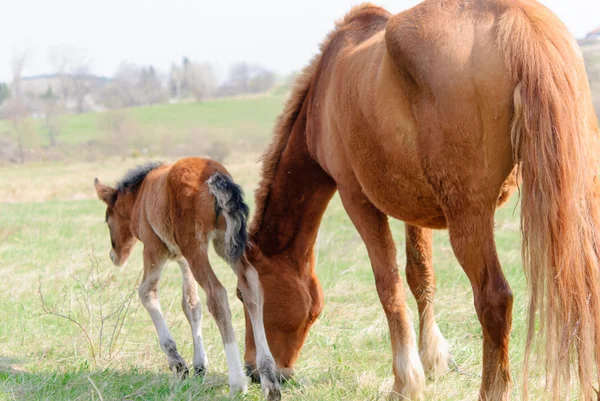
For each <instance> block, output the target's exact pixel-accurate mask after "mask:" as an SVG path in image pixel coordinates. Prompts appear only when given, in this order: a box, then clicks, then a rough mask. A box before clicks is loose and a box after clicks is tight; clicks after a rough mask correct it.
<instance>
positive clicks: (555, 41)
mask: <svg viewBox="0 0 600 401" xmlns="http://www.w3.org/2000/svg"><path fill="white" fill-rule="evenodd" d="M597 135H598V132H597V120H596V117H595V115H594V112H593V110H592V101H591V95H590V89H589V86H588V81H587V77H586V73H585V69H584V64H583V60H582V57H581V55H580V53H579V50H578V47H577V44H576V42H575V40H574V39H573V37H572V36H571V35H570V34H569V32H568V31H567V29H566V27H565V26H564V25H563V24H562V23H561V22H560V21H559V20H558V18H557V17H556V16H554V15H553V14H552V13H551V12H550V11H549V10H548V9H547V8H545V7H544V6H542V5H541V4H539V3H537V2H535V1H532V0H478V1H470V0H428V1H425V2H423V3H421V4H420V5H418V6H416V7H414V8H412V9H410V10H408V11H406V12H403V13H400V14H398V15H394V16H392V15H390V14H389V13H388V12H386V11H385V10H383V9H381V8H378V7H374V6H371V5H363V6H360V7H357V8H355V9H353V10H352V11H351V12H350V13H349V14H348V15H347V16H346V17H345V18H344V19H343V20H342V21H341V22H339V23H338V24H337V27H336V29H335V30H334V31H333V32H332V33H331V34H330V35H329V36H328V37H327V38H326V40H325V42H324V43H323V45H322V48H321V53H320V55H318V56H317V57H316V58H315V59H314V60H313V61H312V62H311V63H310V65H309V66H308V67H307V68H306V69H305V70H304V71H303V73H302V74H301V75H300V76H299V78H298V79H297V81H296V85H295V87H294V89H293V93H292V95H291V97H290V99H289V101H288V103H287V105H286V107H285V110H284V111H283V113H282V114H281V116H280V118H279V120H278V123H277V125H276V128H275V134H274V141H273V143H272V145H271V147H270V148H269V150H268V151H267V153H266V154H265V156H264V165H263V178H262V182H261V184H260V187H259V189H258V191H257V194H256V213H255V216H254V220H253V222H252V224H251V228H250V236H251V241H252V243H253V244H254V246H252V247H251V248H249V249H248V250H247V254H248V258H249V260H250V262H251V263H252V264H253V265H254V266H255V267H256V269H257V270H258V272H259V274H260V280H261V283H262V286H263V289H264V295H265V311H264V312H265V315H264V318H265V328H266V333H267V338H268V341H269V345H270V347H271V350H272V352H273V355H274V357H275V360H276V362H277V364H278V366H279V368H280V369H281V371H282V373H283V374H284V375H289V374H291V373H292V372H293V370H292V369H293V366H294V363H295V361H296V359H297V357H298V354H299V352H300V349H301V348H302V345H303V342H304V340H305V338H306V336H307V333H308V330H309V328H310V326H311V324H312V323H313V322H314V321H315V319H316V318H317V317H318V316H319V313H320V312H321V309H322V307H323V296H322V292H321V288H320V286H319V282H318V280H317V277H316V276H315V272H314V260H315V258H314V255H315V253H314V249H313V248H314V244H315V238H316V235H317V230H318V227H319V224H320V221H321V217H322V216H323V213H324V211H325V208H326V207H327V204H328V202H329V200H330V199H331V197H332V196H333V194H334V192H335V191H336V190H338V191H339V195H340V197H341V200H342V202H343V205H344V208H345V209H346V212H347V213H348V215H349V216H350V218H351V220H352V222H353V223H354V225H355V226H356V228H357V230H358V232H359V233H360V235H361V237H362V239H363V241H364V243H365V245H366V247H367V250H368V254H369V257H370V259H371V264H372V268H373V272H374V275H375V282H376V286H377V291H378V294H379V297H380V300H381V303H382V306H383V309H384V311H385V314H386V316H387V320H388V323H389V329H390V334H391V343H392V352H393V371H394V376H395V382H394V392H395V394H397V395H398V396H399V397H400V398H402V399H413V400H414V399H418V398H420V397H421V395H422V392H423V389H424V386H425V374H424V369H423V367H425V368H426V369H429V370H434V371H439V370H442V369H445V364H446V363H447V354H446V351H445V341H444V340H443V337H442V336H441V334H440V333H439V330H438V328H437V325H436V324H435V320H434V317H433V306H432V298H433V291H434V275H433V268H432V264H431V241H432V239H431V229H442V228H447V229H448V230H449V232H450V240H451V243H452V247H453V250H454V253H455V255H456V257H457V258H458V260H459V262H460V264H461V266H462V267H463V269H464V271H465V273H466V274H467V276H468V278H469V280H470V282H471V285H472V288H473V293H474V300H475V310H476V311H477V315H478V317H479V320H480V322H481V326H482V329H483V376H482V378H483V380H482V384H481V391H480V398H481V399H482V400H507V399H508V398H509V394H510V385H511V377H510V373H509V356H508V343H509V333H510V329H511V310H512V304H513V295H512V293H511V290H510V287H509V284H508V282H507V281H506V279H505V277H504V275H503V273H502V269H501V266H500V263H499V261H498V255H497V253H496V246H495V243H494V211H495V210H496V207H497V204H498V200H499V197H500V198H506V197H507V196H508V195H509V194H510V192H511V191H512V190H513V189H514V187H515V185H516V180H515V179H514V176H513V175H511V172H513V170H514V169H515V166H516V165H517V164H520V165H521V171H522V174H521V178H522V189H521V215H522V223H521V225H522V233H523V264H524V267H525V270H526V272H527V276H528V282H529V286H530V290H531V304H530V318H529V332H528V339H529V341H528V343H529V344H530V345H531V340H532V338H534V337H535V336H536V334H539V333H536V332H537V331H538V330H537V329H536V326H535V325H534V323H535V321H536V320H537V319H536V317H538V318H539V319H540V321H541V323H542V324H541V326H540V327H543V328H544V329H545V342H546V353H547V354H548V355H552V356H553V357H552V358H548V360H547V378H548V380H549V381H548V384H549V389H550V391H551V394H552V395H551V396H550V395H549V398H553V399H565V398H564V397H565V392H566V391H567V387H568V383H569V382H570V381H571V380H570V377H569V375H570V373H572V372H573V371H576V372H577V373H576V375H578V377H579V382H580V386H579V387H578V388H580V392H581V399H583V400H590V399H592V395H593V394H594V391H593V383H594V382H595V381H596V378H597V377H596V374H597V373H596V368H597V367H598V363H599V361H600V344H599V336H600V316H599V315H600V308H599V306H598V303H599V302H600V291H599V286H598V283H599V282H600V280H599V279H600V277H599V254H598V249H599V248H598V245H599V244H600V236H599V233H600V231H599V228H600V227H599V216H598V210H597V206H596V200H595V193H594V187H595V174H596V160H595V155H596V144H595V142H596V138H597ZM388 216H391V217H393V218H396V219H400V220H403V221H404V222H406V227H407V228H406V231H407V235H406V239H407V240H406V241H407V259H408V263H407V278H408V284H409V286H410V288H411V290H412V292H413V293H414V295H415V296H416V297H417V299H418V304H419V313H420V323H421V335H420V351H421V354H420V358H419V353H418V351H417V345H416V340H415V333H414V329H413V326H412V323H411V320H410V317H409V314H408V311H407V306H406V303H405V299H404V292H403V285H402V280H401V278H400V275H399V274H398V267H397V265H396V249H395V245H394V241H393V239H392V235H391V232H390V228H389V225H388ZM246 329H247V333H248V334H247V337H246V354H245V361H246V363H247V364H248V365H249V366H250V368H253V366H254V365H253V364H254V358H255V350H254V344H253V336H252V329H251V325H250V321H249V319H247V325H246ZM528 348H529V347H528ZM527 355H529V352H528V353H527ZM573 365H574V366H573ZM578 391H579V390H578Z"/></svg>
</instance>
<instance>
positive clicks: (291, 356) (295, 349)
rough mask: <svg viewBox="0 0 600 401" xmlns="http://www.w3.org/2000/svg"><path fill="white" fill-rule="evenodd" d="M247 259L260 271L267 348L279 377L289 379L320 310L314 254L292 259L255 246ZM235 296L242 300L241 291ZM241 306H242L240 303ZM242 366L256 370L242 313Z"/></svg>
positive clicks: (250, 334) (251, 338)
mask: <svg viewBox="0 0 600 401" xmlns="http://www.w3.org/2000/svg"><path fill="white" fill-rule="evenodd" d="M247 254H248V259H249V261H250V262H251V263H252V264H253V265H254V266H255V268H256V269H257V271H258V272H259V274H260V283H261V286H262V289H263V293H264V324H265V332H266V335H267V341H268V343H269V348H270V350H271V353H272V354H273V357H274V358H275V362H276V363H277V368H278V371H279V373H280V374H281V376H283V378H285V379H289V378H290V377H291V376H292V375H293V374H294V364H295V362H296V359H298V355H299V354H300V350H301V349H302V346H303V345H304V341H305V340H306V336H307V335H308V330H309V329H310V327H311V326H312V324H313V323H314V322H315V320H316V319H317V318H318V317H319V315H320V314H321V311H322V310H323V293H322V290H321V285H320V284H319V280H318V279H317V277H316V275H315V273H314V254H312V252H311V255H309V256H308V257H307V258H306V260H303V261H297V260H296V261H293V260H290V259H288V258H287V257H286V256H281V255H280V256H273V257H267V256H265V255H263V254H262V253H261V251H260V250H259V249H257V247H251V248H250V249H249V252H248V253H247ZM238 298H240V300H241V301H242V302H243V299H242V297H241V293H240V292H239V291H238ZM244 308H245V306H244ZM244 360H245V363H246V368H247V370H248V371H251V372H254V374H253V378H257V377H258V376H257V373H256V363H255V361H256V348H255V343H254V335H253V332H252V326H251V323H250V319H249V316H248V314H247V313H246V352H245V356H244Z"/></svg>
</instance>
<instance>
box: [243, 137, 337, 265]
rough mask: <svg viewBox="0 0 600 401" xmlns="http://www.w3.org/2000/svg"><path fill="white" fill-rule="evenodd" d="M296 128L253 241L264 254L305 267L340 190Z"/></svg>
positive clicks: (276, 173)
mask: <svg viewBox="0 0 600 401" xmlns="http://www.w3.org/2000/svg"><path fill="white" fill-rule="evenodd" d="M295 128H296V129H294V130H293V132H292V134H291V137H290V138H289V142H288V144H287V146H286V148H285V150H284V151H283V153H282V155H281V160H280V162H279V165H278V166H277V170H276V172H275V178H274V180H273V184H272V187H271V191H270V194H269V197H268V199H267V202H268V203H267V204H266V205H265V208H264V211H263V219H262V223H261V224H260V226H259V228H258V230H257V232H255V233H254V234H253V235H252V240H253V242H254V243H255V244H256V245H257V246H258V247H259V249H260V250H261V252H262V253H263V255H265V256H267V257H273V256H284V257H286V258H288V259H289V260H290V261H293V262H294V263H295V264H300V266H303V265H304V264H305V263H306V262H307V261H309V258H310V257H311V255H312V250H313V247H314V244H315V240H316V236H317V232H318V229H319V225H320V223H321V219H322V217H323V213H324V212H325V209H326V208H327V204H328V203H329V201H330V200H331V197H332V196H333V194H334V193H335V189H336V187H335V182H334V181H333V180H332V179H331V177H329V176H328V175H327V174H326V173H325V172H324V171H323V169H322V168H321V167H320V166H319V165H318V164H317V163H316V162H315V161H314V160H313V159H312V158H311V157H310V155H309V153H308V149H307V146H306V136H305V135H304V130H303V129H298V127H295Z"/></svg>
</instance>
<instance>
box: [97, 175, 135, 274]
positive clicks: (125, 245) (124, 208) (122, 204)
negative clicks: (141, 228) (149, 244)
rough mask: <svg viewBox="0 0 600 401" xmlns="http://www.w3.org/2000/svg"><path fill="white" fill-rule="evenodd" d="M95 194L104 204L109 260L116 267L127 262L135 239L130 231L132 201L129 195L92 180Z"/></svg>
mask: <svg viewBox="0 0 600 401" xmlns="http://www.w3.org/2000/svg"><path fill="white" fill-rule="evenodd" d="M94 187H96V193H97V194H98V198H100V200H101V201H103V202H104V203H106V206H107V207H106V224H107V225H108V229H109V231H110V243H111V246H112V248H111V251H110V260H112V262H113V263H114V264H115V265H116V266H122V265H123V264H125V262H127V259H128V258H129V255H130V254H131V250H132V249H133V246H134V245H135V242H136V238H135V237H134V235H133V233H132V231H131V210H132V208H133V199H132V196H131V194H130V193H122V192H119V191H117V190H116V189H114V188H111V187H109V186H107V185H104V184H102V183H101V182H100V181H98V179H97V178H96V179H95V180H94Z"/></svg>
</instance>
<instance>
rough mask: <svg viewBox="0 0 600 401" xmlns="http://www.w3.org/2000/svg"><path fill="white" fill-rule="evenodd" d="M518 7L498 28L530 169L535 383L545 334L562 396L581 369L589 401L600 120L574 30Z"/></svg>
mask: <svg viewBox="0 0 600 401" xmlns="http://www.w3.org/2000/svg"><path fill="white" fill-rule="evenodd" d="M508 7H509V9H508V10H507V11H506V12H505V13H504V14H503V15H502V17H501V18H500V19H499V21H498V25H497V28H498V45H499V47H500V49H501V51H502V52H503V54H504V57H505V59H506V65H507V67H508V69H509V70H510V73H511V75H512V78H513V79H514V81H515V84H516V90H515V92H514V121H513V124H512V132H511V139H512V143H513V148H514V157H515V161H519V162H521V163H522V178H523V184H522V192H521V230H522V234H523V251H522V252H523V265H524V268H525V271H526V274H527V276H528V277H527V278H528V284H529V287H530V290H531V300H530V305H529V326H528V327H529V328H528V335H527V351H526V359H525V381H526V378H527V367H528V362H529V355H530V351H531V345H532V339H533V338H534V337H535V336H536V331H537V332H538V333H537V334H538V335H539V336H540V337H544V336H545V345H546V349H545V351H544V352H543V353H544V354H545V355H546V356H547V358H546V380H547V383H546V384H547V387H548V389H549V390H550V391H551V393H552V398H553V399H567V398H569V397H568V395H567V397H566V398H565V396H564V395H565V394H568V392H569V391H572V389H570V388H569V385H570V383H571V377H570V376H571V374H572V373H574V370H576V371H577V374H578V376H579V381H580V387H581V389H580V390H577V391H580V392H581V395H582V399H583V400H586V401H587V400H591V399H592V395H593V394H594V392H593V382H594V381H595V378H596V377H597V376H595V375H597V374H598V373H597V371H596V369H595V368H597V367H600V343H599V339H600V338H599V336H600V274H599V269H600V255H599V251H600V250H599V248H598V247H599V246H600V218H599V211H598V206H597V201H596V199H595V186H596V178H595V176H596V169H597V165H596V155H597V152H596V149H597V148H596V142H597V138H598V127H597V119H596V117H595V114H594V111H593V107H592V100H591V94H590V88H589V84H588V81H587V76H586V72H585V67H584V63H583V59H582V57H581V53H580V51H579V49H578V46H577V43H576V42H575V40H574V39H573V37H572V36H571V35H570V34H569V32H568V30H567V28H566V27H565V26H564V25H563V24H562V22H560V21H559V20H558V18H557V17H556V16H555V15H554V14H552V13H551V12H550V11H549V10H548V9H546V8H545V7H543V6H541V5H539V4H538V3H537V2H531V3H527V4H524V3H522V2H515V3H514V4H513V5H511V6H508ZM537 315H539V317H540V324H539V330H538V327H537V326H536V324H535V322H536V316H537ZM573 364H574V367H573ZM525 387H527V386H525ZM526 391H527V388H525V393H526ZM594 399H595V398H594Z"/></svg>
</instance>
